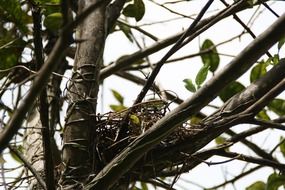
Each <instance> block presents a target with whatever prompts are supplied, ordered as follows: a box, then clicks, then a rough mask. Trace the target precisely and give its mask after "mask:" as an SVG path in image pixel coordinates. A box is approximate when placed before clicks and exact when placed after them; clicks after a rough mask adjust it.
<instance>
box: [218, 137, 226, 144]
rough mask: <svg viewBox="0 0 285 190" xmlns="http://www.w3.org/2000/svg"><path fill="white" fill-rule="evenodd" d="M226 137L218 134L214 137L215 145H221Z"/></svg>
mask: <svg viewBox="0 0 285 190" xmlns="http://www.w3.org/2000/svg"><path fill="white" fill-rule="evenodd" d="M226 140H227V139H226V138H225V137H222V136H218V137H217V138H215V142H216V144H217V145H221V144H224V143H225V142H226Z"/></svg>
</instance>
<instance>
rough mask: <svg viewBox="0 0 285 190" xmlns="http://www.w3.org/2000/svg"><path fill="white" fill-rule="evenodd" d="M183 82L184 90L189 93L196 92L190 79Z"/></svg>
mask: <svg viewBox="0 0 285 190" xmlns="http://www.w3.org/2000/svg"><path fill="white" fill-rule="evenodd" d="M183 82H184V83H185V88H186V89H187V90H189V91H190V92H196V87H195V85H194V84H193V82H192V80H191V79H184V80H183Z"/></svg>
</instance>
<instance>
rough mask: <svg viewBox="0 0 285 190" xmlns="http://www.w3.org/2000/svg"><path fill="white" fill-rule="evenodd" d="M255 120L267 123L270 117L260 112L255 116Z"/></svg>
mask: <svg viewBox="0 0 285 190" xmlns="http://www.w3.org/2000/svg"><path fill="white" fill-rule="evenodd" d="M257 118H259V119H262V120H266V121H269V120H270V117H269V116H268V114H267V112H266V110H264V109H263V110H261V111H260V112H259V113H258V114H257Z"/></svg>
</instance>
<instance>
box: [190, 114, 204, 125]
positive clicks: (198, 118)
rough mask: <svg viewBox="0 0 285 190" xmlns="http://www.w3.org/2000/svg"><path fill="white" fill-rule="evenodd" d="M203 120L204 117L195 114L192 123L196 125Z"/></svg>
mask: <svg viewBox="0 0 285 190" xmlns="http://www.w3.org/2000/svg"><path fill="white" fill-rule="evenodd" d="M201 120H202V118H200V117H197V116H195V115H194V116H192V117H191V119H190V123H191V124H192V125H195V124H198V123H200V122H201Z"/></svg>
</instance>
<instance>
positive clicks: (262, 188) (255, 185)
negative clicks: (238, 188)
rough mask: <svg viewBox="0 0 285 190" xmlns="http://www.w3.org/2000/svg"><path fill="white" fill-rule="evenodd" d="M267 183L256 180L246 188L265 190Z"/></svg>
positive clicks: (247, 189) (249, 189)
mask: <svg viewBox="0 0 285 190" xmlns="http://www.w3.org/2000/svg"><path fill="white" fill-rule="evenodd" d="M265 188H266V184H265V183H264V182H263V181H256V182H254V183H253V184H251V185H250V186H248V187H247V188H246V190H265Z"/></svg>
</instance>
